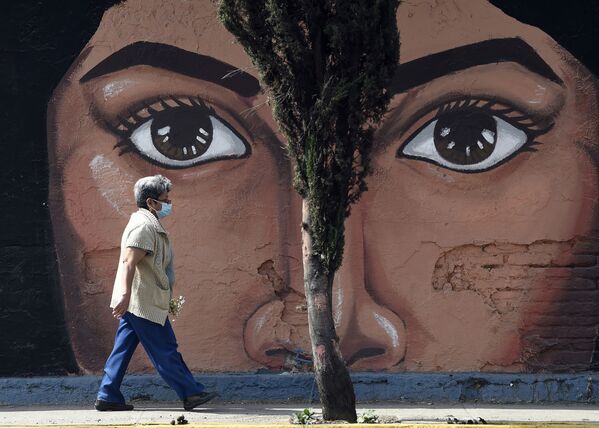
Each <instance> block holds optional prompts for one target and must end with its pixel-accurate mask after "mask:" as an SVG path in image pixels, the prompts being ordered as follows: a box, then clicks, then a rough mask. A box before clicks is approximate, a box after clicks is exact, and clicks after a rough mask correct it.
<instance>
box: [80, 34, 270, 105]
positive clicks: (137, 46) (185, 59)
mask: <svg viewBox="0 0 599 428" xmlns="http://www.w3.org/2000/svg"><path fill="white" fill-rule="evenodd" d="M136 65H149V66H152V67H156V68H162V69H165V70H169V71H173V72H175V73H179V74H183V75H185V76H189V77H193V78H196V79H201V80H206V81H208V82H212V83H216V84H217V85H220V86H223V87H225V88H227V89H230V90H232V91H234V92H236V93H238V94H239V95H241V96H243V97H250V96H254V95H256V94H257V93H258V92H260V83H259V82H258V79H256V78H255V77H254V76H252V75H250V74H248V73H246V72H245V71H242V70H239V69H238V68H237V67H234V66H232V65H231V64H227V63H226V62H222V61H220V60H218V59H216V58H213V57H210V56H206V55H201V54H198V53H195V52H190V51H186V50H183V49H180V48H177V47H175V46H171V45H165V44H162V43H152V42H135V43H132V44H130V45H127V46H125V47H124V48H122V49H120V50H118V51H117V52H115V53H113V54H111V55H110V56H108V57H107V58H105V59H104V60H102V61H101V62H100V63H99V64H98V65H96V66H95V67H94V68H92V69H91V70H90V71H88V72H87V73H85V75H84V76H83V77H82V78H81V79H80V80H79V81H80V82H82V83H84V82H87V81H89V80H91V79H95V78H96V77H100V76H104V75H105V74H109V73H113V72H115V71H119V70H124V69H126V68H129V67H133V66H136Z"/></svg>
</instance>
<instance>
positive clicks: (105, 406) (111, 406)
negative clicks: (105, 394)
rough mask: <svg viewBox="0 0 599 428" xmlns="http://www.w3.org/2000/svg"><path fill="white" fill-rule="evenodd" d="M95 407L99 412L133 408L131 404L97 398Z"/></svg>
mask: <svg viewBox="0 0 599 428" xmlns="http://www.w3.org/2000/svg"><path fill="white" fill-rule="evenodd" d="M94 407H95V408H96V410H97V411H99V412H106V411H109V412H122V411H124V410H133V406H132V405H131V404H121V403H112V402H110V401H104V400H96V402H95V403H94Z"/></svg>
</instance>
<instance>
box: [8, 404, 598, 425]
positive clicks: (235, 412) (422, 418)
mask: <svg viewBox="0 0 599 428" xmlns="http://www.w3.org/2000/svg"><path fill="white" fill-rule="evenodd" d="M133 404H134V405H135V410H133V411H131V412H97V411H95V410H93V408H92V407H91V405H89V406H81V405H74V406H44V407H42V406H28V407H13V406H0V427H2V426H11V427H14V426H38V427H39V426H44V425H46V426H54V427H56V426H67V425H70V426H86V427H90V426H104V427H106V426H111V427H114V426H132V425H134V426H144V425H152V427H153V428H157V426H158V425H162V426H169V427H170V426H171V421H172V420H176V419H177V418H178V417H179V416H181V415H184V416H185V419H187V420H188V421H189V425H186V426H187V427H193V426H202V427H204V428H206V427H209V426H211V425H212V426H214V425H218V426H220V427H223V426H235V425H242V426H243V427H244V428H250V426H269V427H275V426H291V424H290V422H289V418H290V416H291V415H292V414H293V413H294V412H299V411H302V410H303V409H304V408H305V407H309V408H310V409H311V410H315V411H316V412H317V413H319V412H320V407H319V406H318V405H312V406H308V405H307V404H303V403H297V404H272V403H269V404H256V403H251V404H247V403H225V402H215V403H210V404H209V405H207V406H205V407H201V408H198V409H196V410H195V411H191V412H187V411H184V410H183V408H182V407H181V403H179V402H172V403H156V402H143V401H138V402H133ZM366 410H374V413H375V414H376V415H377V416H379V417H380V418H381V419H383V420H386V421H394V422H401V424H402V425H400V426H402V427H404V428H406V427H408V426H417V425H421V426H426V427H428V428H433V427H435V426H447V427H453V426H456V425H446V423H447V418H449V417H451V418H457V419H458V420H460V421H463V422H464V423H465V422H467V420H468V419H470V420H478V418H483V419H484V420H485V421H486V422H487V423H488V424H491V426H492V425H496V424H501V426H502V427H504V428H505V427H506V426H511V427H516V426H523V424H524V426H526V427H531V426H534V427H547V426H551V427H554V428H555V427H556V426H557V427H562V428H563V427H571V426H575V427H578V428H580V427H596V428H599V405H596V404H593V405H581V404H575V405H574V404H573V405H567V404H566V405H564V404H547V405H489V404H480V405H478V404H472V403H464V404H433V403H430V404H428V403H425V404H420V405H406V404H397V403H384V404H359V405H358V415H360V414H362V413H364V411H366ZM555 423H557V425H555ZM414 424H416V425H414ZM424 424H426V425H424ZM326 426H327V427H329V428H332V427H334V426H347V425H336V424H335V425H326ZM352 426H354V427H355V426H360V425H352ZM365 426H370V427H375V426H377V425H365ZM378 426H381V425H378ZM387 426H398V425H397V424H393V425H387ZM487 426H489V425H487Z"/></svg>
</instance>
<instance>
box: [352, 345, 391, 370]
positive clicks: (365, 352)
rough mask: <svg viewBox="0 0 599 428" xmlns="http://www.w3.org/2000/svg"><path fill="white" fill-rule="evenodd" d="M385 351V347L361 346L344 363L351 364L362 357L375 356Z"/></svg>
mask: <svg viewBox="0 0 599 428" xmlns="http://www.w3.org/2000/svg"><path fill="white" fill-rule="evenodd" d="M384 353H385V349H383V348H362V349H360V350H359V351H358V352H356V353H354V354H353V355H352V356H351V357H350V358H349V360H347V362H346V364H347V365H348V366H352V365H353V364H355V363H356V362H357V361H358V360H362V359H364V358H371V357H377V356H379V355H383V354H384Z"/></svg>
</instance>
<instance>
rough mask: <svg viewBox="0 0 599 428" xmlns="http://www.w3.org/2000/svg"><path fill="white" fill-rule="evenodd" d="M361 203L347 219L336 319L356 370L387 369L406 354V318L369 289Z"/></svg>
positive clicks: (335, 298) (371, 286)
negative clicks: (376, 297)
mask: <svg viewBox="0 0 599 428" xmlns="http://www.w3.org/2000/svg"><path fill="white" fill-rule="evenodd" d="M362 230H363V227H362V215H361V210H360V206H359V205H358V206H356V207H355V208H354V209H353V210H352V215H351V217H350V218H349V219H348V220H347V221H346V233H345V236H346V244H345V245H346V247H345V252H344V259H343V265H342V266H341V268H340V269H339V271H338V272H337V275H336V276H335V281H334V283H333V307H334V311H333V312H334V320H335V327H336V330H337V334H338V335H339V338H340V347H341V353H342V354H343V357H344V359H345V361H346V363H347V365H348V366H350V367H351V368H352V369H353V370H385V369H389V368H391V367H393V366H396V365H397V364H399V363H400V362H401V361H402V360H403V359H404V356H405V353H406V328H405V323H404V321H403V320H402V319H401V318H400V317H399V316H398V315H397V314H396V313H394V312H393V311H391V310H390V309H389V308H387V307H385V306H384V304H383V303H382V302H378V301H376V299H375V297H373V295H372V294H371V292H370V291H369V290H372V289H375V286H376V284H369V283H368V279H367V275H366V274H365V265H364V259H365V257H364V240H363V233H362Z"/></svg>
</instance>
